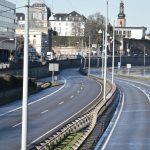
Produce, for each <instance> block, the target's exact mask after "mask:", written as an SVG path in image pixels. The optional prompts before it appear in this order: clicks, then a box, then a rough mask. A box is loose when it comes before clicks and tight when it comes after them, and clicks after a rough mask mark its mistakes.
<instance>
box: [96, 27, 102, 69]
mask: <svg viewBox="0 0 150 150" xmlns="http://www.w3.org/2000/svg"><path fill="white" fill-rule="evenodd" d="M98 33H99V34H100V45H98V54H99V53H100V47H101V34H102V30H101V29H100V30H99V31H98ZM98 57H99V55H98ZM97 64H98V65H97V67H98V66H99V58H98V63H97Z"/></svg>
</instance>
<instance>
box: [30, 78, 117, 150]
mask: <svg viewBox="0 0 150 150" xmlns="http://www.w3.org/2000/svg"><path fill="white" fill-rule="evenodd" d="M91 78H94V79H95V80H97V81H98V82H101V83H102V80H101V79H100V78H98V77H96V76H91ZM107 84H108V85H109V86H108V87H109V88H108V89H107V96H106V101H104V100H103V98H101V97H100V96H99V97H98V98H97V101H96V103H95V104H94V105H93V106H92V107H91V108H90V109H88V112H86V113H85V114H84V115H83V116H81V117H79V118H78V119H76V120H75V121H73V122H72V123H69V124H67V125H66V126H65V127H63V128H62V129H60V130H59V131H58V132H56V133H55V134H54V135H52V136H50V137H49V138H47V139H45V140H44V141H43V142H41V143H40V144H38V145H37V146H35V147H34V148H32V149H33V150H50V149H53V148H54V146H55V145H57V144H58V143H59V142H60V141H61V140H63V139H64V138H65V137H67V136H68V135H69V134H71V133H75V132H77V131H80V130H81V129H83V128H86V131H85V132H84V133H83V134H82V136H81V138H80V139H79V140H78V141H77V142H76V143H75V144H74V145H73V147H72V150H76V149H78V148H79V147H80V145H81V144H82V143H83V142H84V140H85V139H86V138H87V137H88V135H89V134H90V133H91V131H92V130H93V129H94V127H95V124H96V121H97V117H98V116H99V115H100V114H102V113H103V112H104V110H105V109H106V108H107V107H108V106H109V104H110V103H111V102H112V100H113V97H114V95H115V91H116V85H111V82H110V81H107Z"/></svg>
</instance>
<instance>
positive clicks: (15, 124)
mask: <svg viewBox="0 0 150 150" xmlns="http://www.w3.org/2000/svg"><path fill="white" fill-rule="evenodd" d="M21 124H22V122H20V123H17V124H15V125H14V126H12V128H15V127H17V126H19V125H21Z"/></svg>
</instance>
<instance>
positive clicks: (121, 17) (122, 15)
mask: <svg viewBox="0 0 150 150" xmlns="http://www.w3.org/2000/svg"><path fill="white" fill-rule="evenodd" d="M117 22H118V26H119V27H125V25H126V19H125V13H124V3H123V0H121V2H120V7H119V14H118V21H117Z"/></svg>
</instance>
